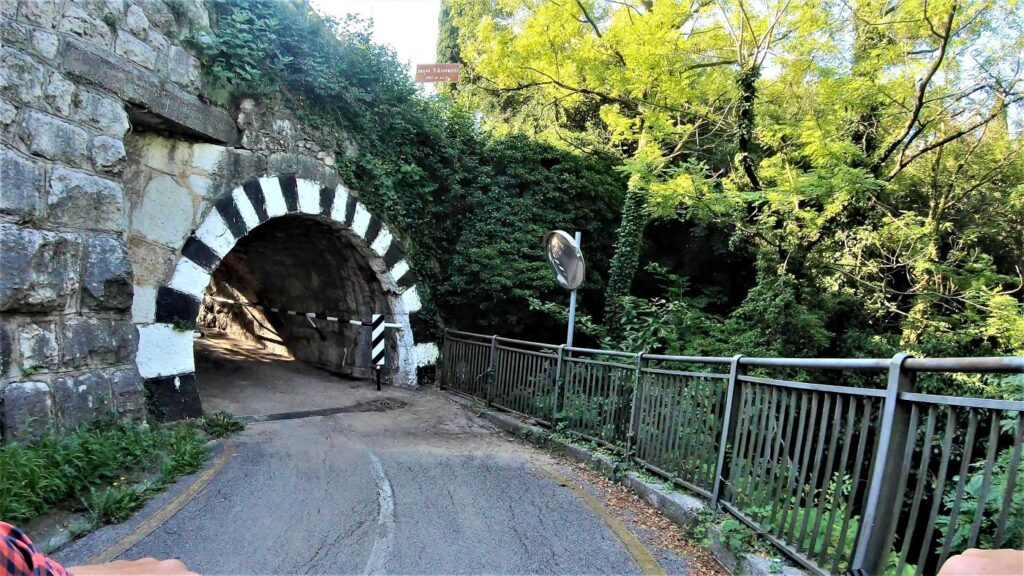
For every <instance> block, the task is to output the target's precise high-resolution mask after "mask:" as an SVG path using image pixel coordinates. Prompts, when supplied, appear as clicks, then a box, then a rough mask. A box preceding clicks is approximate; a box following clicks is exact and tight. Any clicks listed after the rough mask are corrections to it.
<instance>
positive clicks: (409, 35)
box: [312, 0, 441, 74]
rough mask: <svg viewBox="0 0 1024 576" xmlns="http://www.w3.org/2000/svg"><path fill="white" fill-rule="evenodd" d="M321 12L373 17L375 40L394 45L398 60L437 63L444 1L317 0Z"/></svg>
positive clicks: (314, 1) (414, 66)
mask: <svg viewBox="0 0 1024 576" xmlns="http://www.w3.org/2000/svg"><path fill="white" fill-rule="evenodd" d="M312 4H313V6H314V7H315V8H317V9H318V10H319V11H321V12H323V13H324V14H329V15H331V16H337V17H344V16H345V15H346V14H358V15H360V16H364V17H369V18H373V39H374V40H375V41H376V42H378V43H380V44H390V45H391V47H393V48H394V49H395V52H397V53H398V60H399V61H400V62H402V63H403V64H410V65H411V67H410V69H411V70H412V72H410V74H413V73H415V69H416V64H433V63H434V56H435V51H436V47H437V15H438V12H440V10H441V0H313V1H312Z"/></svg>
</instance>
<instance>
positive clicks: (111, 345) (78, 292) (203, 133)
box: [0, 0, 436, 439]
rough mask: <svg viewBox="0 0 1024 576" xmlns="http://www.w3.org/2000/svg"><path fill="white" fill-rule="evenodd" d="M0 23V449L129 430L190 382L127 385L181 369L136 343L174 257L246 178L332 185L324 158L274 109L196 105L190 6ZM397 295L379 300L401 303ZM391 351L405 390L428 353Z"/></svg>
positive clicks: (161, 2)
mask: <svg viewBox="0 0 1024 576" xmlns="http://www.w3.org/2000/svg"><path fill="white" fill-rule="evenodd" d="M0 13H2V20H0V32H2V35H3V43H2V46H0V402H2V405H0V428H2V431H3V437H4V438H5V439H19V438H31V437H33V436H37V435H38V434H40V433H41V432H42V431H43V430H45V429H46V428H47V427H51V426H52V427H57V428H70V427H74V426H76V425H78V424H79V423H81V422H84V421H87V420H90V419H92V418H96V417H100V416H104V415H106V414H109V413H116V414H120V415H123V416H124V417H128V418H139V417H141V416H142V414H143V411H144V409H145V402H144V397H145V394H144V390H146V389H148V391H149V392H150V396H160V393H162V392H161V391H160V390H157V387H160V386H163V387H172V388H174V389H175V391H177V389H178V388H180V386H181V384H180V383H181V381H182V379H181V378H178V376H181V377H183V378H184V377H189V376H191V374H190V373H188V371H184V369H183V371H182V372H181V373H180V374H170V375H167V374H163V373H162V372H161V373H160V374H159V378H157V377H151V376H150V375H147V374H146V372H147V368H146V366H142V368H143V370H142V372H143V373H142V374H140V371H139V367H140V363H143V362H144V360H143V357H146V358H152V357H154V354H155V355H157V356H159V355H169V354H172V353H175V354H179V356H184V355H185V354H186V352H185V351H184V350H185V348H184V347H179V348H178V349H176V351H173V352H172V351H161V350H156V351H149V352H147V351H145V350H144V351H143V352H144V353H143V354H140V353H139V347H140V342H139V340H140V338H139V328H142V329H146V328H147V327H148V326H150V325H154V323H155V322H157V319H156V314H157V307H158V305H159V302H158V300H159V298H158V294H159V293H160V291H161V290H162V289H165V288H167V287H168V286H173V282H174V281H175V274H176V271H177V270H178V269H179V267H180V265H181V264H180V263H181V261H182V259H183V253H184V252H183V251H187V244H188V240H189V239H190V238H193V237H194V236H195V235H196V234H199V230H198V229H199V228H200V226H201V225H202V223H203V222H206V221H208V220H210V214H212V213H214V212H215V211H216V207H215V206H216V204H217V203H218V202H219V201H221V200H222V199H224V198H230V197H231V195H232V194H233V193H237V192H238V191H240V190H241V188H240V187H241V186H242V184H243V183H244V182H246V181H249V180H251V179H254V178H260V177H265V176H267V175H274V176H276V175H280V174H291V175H294V176H296V177H299V178H303V179H307V180H309V181H311V182H315V183H316V185H317V186H319V187H321V188H322V189H325V190H326V189H330V190H333V189H334V188H336V187H338V186H340V185H341V183H340V182H339V181H338V177H337V174H336V171H335V169H334V163H335V158H334V155H333V152H331V151H330V150H324V149H322V148H321V147H319V146H318V145H317V144H316V140H317V139H316V133H315V132H314V131H310V130H307V129H306V128H304V127H303V126H302V125H301V123H300V122H298V120H297V119H296V118H295V117H294V116H293V115H291V114H290V113H288V112H287V111H286V110H281V109H276V108H272V107H268V105H265V104H260V103H257V102H254V101H243V102H242V103H241V105H240V106H239V107H238V109H236V110H231V111H228V110H222V109H219V108H216V107H214V106H210V105H208V104H207V103H205V101H204V99H202V98H201V97H200V96H201V89H202V86H201V67H200V62H199V60H198V59H197V58H196V56H195V55H194V54H193V53H192V52H190V50H189V49H188V48H187V47H186V45H185V44H186V42H185V39H186V38H188V37H189V36H190V35H191V34H193V32H195V31H200V30H202V29H203V28H205V27H208V26H209V23H210V22H209V17H208V14H207V12H206V9H205V7H204V5H203V4H202V1H201V0H0ZM350 152H351V153H358V151H357V150H351V151H350ZM352 196H353V197H355V194H354V193H353V194H352ZM394 234H395V236H400V234H399V233H398V232H397V231H395V232H394ZM397 241H398V240H397V238H396V240H395V244H396V246H397ZM402 265H403V266H405V268H406V269H407V268H408V265H407V264H405V262H404V260H403V261H402ZM378 272H381V271H378ZM387 272H388V270H384V271H383V273H385V274H386V273H387ZM406 280H408V279H406ZM409 287H410V283H409V282H405V283H404V285H403V286H397V285H396V284H395V283H394V282H391V285H390V286H384V288H383V289H384V290H385V291H386V292H387V293H388V294H389V297H388V298H389V300H390V301H392V302H398V301H399V296H400V294H401V292H402V291H404V290H407V289H408V288H409ZM412 288H415V287H414V286H413V287H412ZM416 301H417V303H418V297H417V298H416ZM417 310H418V305H417ZM412 312H413V313H415V312H416V310H414V311H412ZM194 320H195V318H194V317H193V318H192V322H193V323H194ZM400 340H401V342H400V344H401V346H400V347H397V344H396V350H398V353H399V354H402V353H407V354H412V353H413V351H414V350H415V353H416V355H417V359H412V360H409V361H407V362H406V365H407V366H410V365H411V366H412V372H411V378H406V379H405V380H403V381H404V382H405V383H408V384H410V385H415V366H417V365H418V364H423V363H429V362H432V359H433V357H434V356H436V347H432V345H425V346H423V345H421V346H419V347H418V348H417V347H415V346H416V345H415V344H414V342H413V338H412V334H411V333H409V334H405V335H403V336H402V338H401V339H400ZM142 345H143V346H145V345H146V342H143V343H142ZM154 345H155V344H154ZM187 356H188V358H187V359H186V358H184V357H181V358H178V359H177V360H176V362H177V363H178V364H177V365H179V366H186V367H187V365H191V342H190V341H189V343H188V345H187ZM172 360H173V359H172ZM170 364H174V362H171V363H170ZM149 372H150V373H152V374H155V373H156V372H153V371H152V370H150V371H149ZM406 374H407V375H408V370H407V371H406ZM167 376H170V378H167ZM147 378H148V380H146V381H145V382H144V379H147ZM193 381H194V378H193ZM154 392H159V393H157V394H154ZM163 392H166V391H163ZM195 405H196V406H198V397H196V404H195ZM184 415H194V414H184Z"/></svg>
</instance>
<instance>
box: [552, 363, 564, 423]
mask: <svg viewBox="0 0 1024 576" xmlns="http://www.w3.org/2000/svg"><path fill="white" fill-rule="evenodd" d="M563 355H565V344H562V345H560V346H559V347H558V357H557V358H556V359H555V391H554V395H553V396H552V398H551V429H552V430H558V397H559V395H560V394H561V391H562V356H563Z"/></svg>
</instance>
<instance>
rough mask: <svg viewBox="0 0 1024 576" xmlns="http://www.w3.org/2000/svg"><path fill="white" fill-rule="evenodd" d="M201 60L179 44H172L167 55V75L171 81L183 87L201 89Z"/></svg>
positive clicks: (190, 89) (192, 89)
mask: <svg viewBox="0 0 1024 576" xmlns="http://www.w3.org/2000/svg"><path fill="white" fill-rule="evenodd" d="M200 71H201V68H200V64H199V60H198V59H197V58H196V57H195V56H193V55H191V54H189V53H188V51H187V50H185V49H184V48H181V47H179V46H172V47H171V49H170V53H169V54H168V57H167V77H168V78H170V79H171V82H174V83H175V84H178V85H179V86H181V87H182V88H184V89H186V90H189V91H195V90H198V89H199V77H200Z"/></svg>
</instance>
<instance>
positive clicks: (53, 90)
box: [46, 72, 75, 117]
mask: <svg viewBox="0 0 1024 576" xmlns="http://www.w3.org/2000/svg"><path fill="white" fill-rule="evenodd" d="M74 96H75V85H74V84H72V83H71V82H68V81H67V80H65V79H64V77H63V76H61V75H60V74H59V73H57V72H54V73H53V74H50V81H49V82H47V83H46V102H47V103H48V104H49V105H50V108H51V109H52V110H53V111H54V112H56V113H57V114H59V115H60V116H62V117H67V116H68V115H69V114H71V102H72V100H73V99H74Z"/></svg>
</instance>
